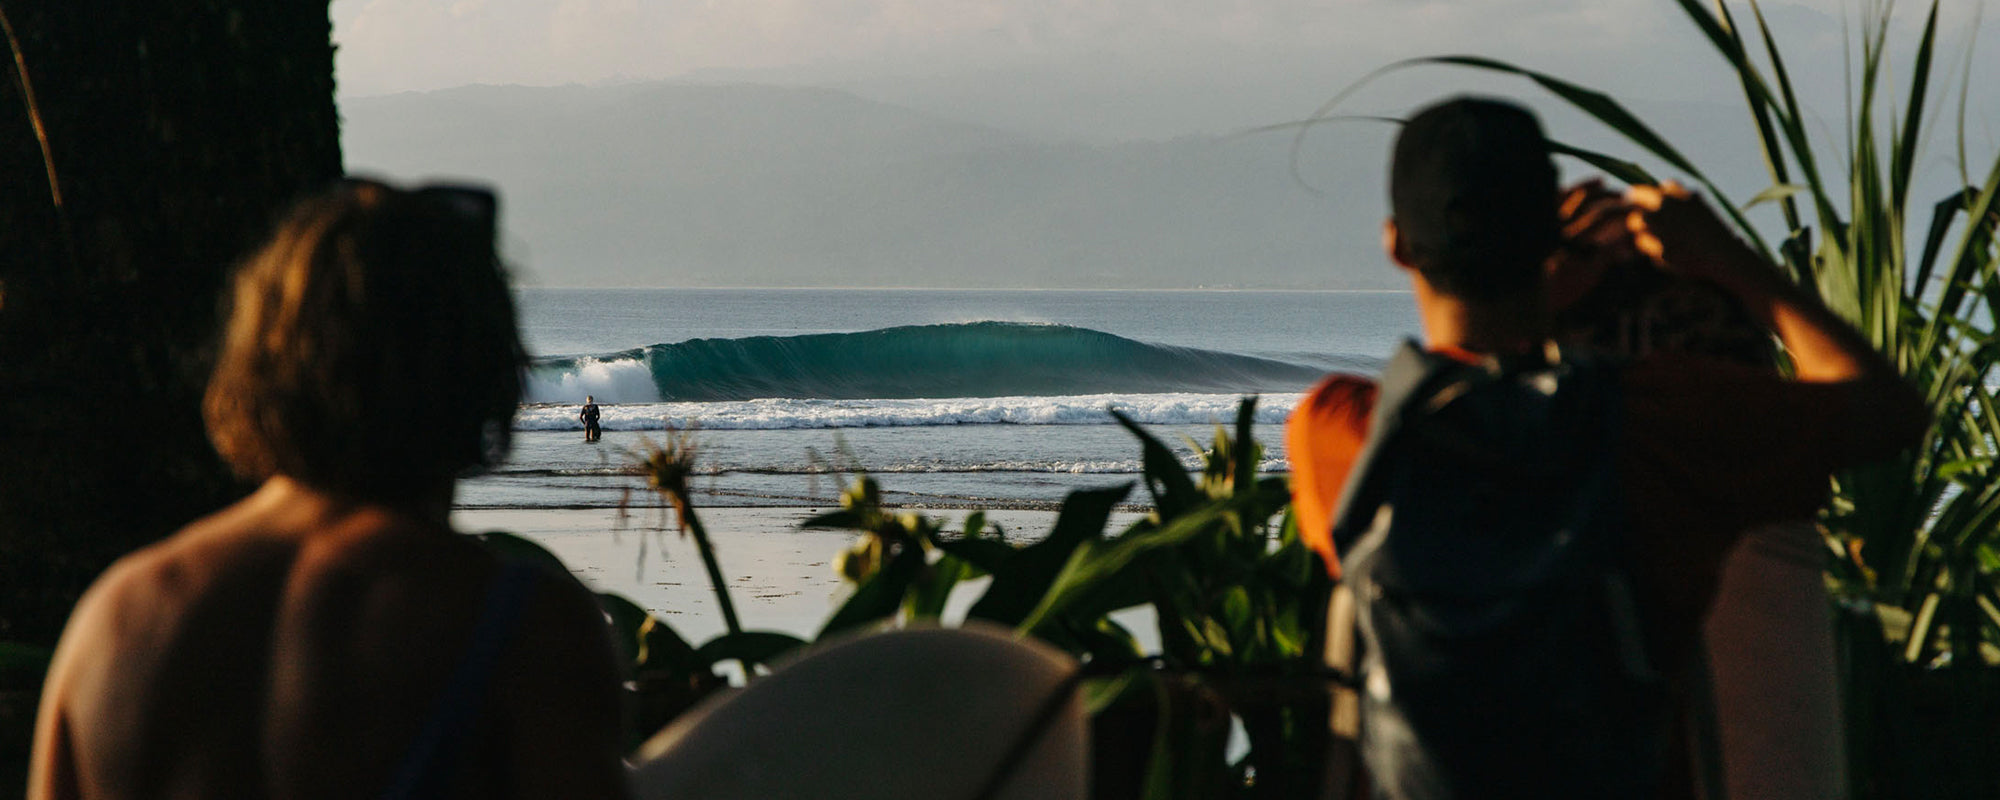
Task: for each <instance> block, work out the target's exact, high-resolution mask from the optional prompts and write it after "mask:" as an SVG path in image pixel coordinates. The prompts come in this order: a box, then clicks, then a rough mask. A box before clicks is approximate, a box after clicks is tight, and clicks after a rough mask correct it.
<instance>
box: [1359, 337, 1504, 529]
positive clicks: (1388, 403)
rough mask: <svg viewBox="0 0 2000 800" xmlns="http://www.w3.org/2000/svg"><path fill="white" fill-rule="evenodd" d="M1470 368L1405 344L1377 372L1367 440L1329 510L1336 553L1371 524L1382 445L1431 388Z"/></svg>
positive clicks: (1406, 340) (1410, 344)
mask: <svg viewBox="0 0 2000 800" xmlns="http://www.w3.org/2000/svg"><path fill="white" fill-rule="evenodd" d="M1469 368H1470V369H1476V367H1468V365H1466V364H1464V363H1462V362H1459V361H1456V360H1453V359H1451V358H1449V357H1446V356H1441V355H1438V354H1436V353H1432V352H1429V351H1426V350H1424V349H1423V348H1422V347H1419V346H1417V343H1416V342H1415V341H1414V340H1410V339H1405V340H1403V343H1402V344H1401V345H1398V346H1397V347H1396V351H1395V352H1394V353H1392V354H1390V356H1389V363H1388V364H1387V365H1386V366H1384V367H1383V368H1382V378H1381V380H1380V381H1379V382H1378V383H1377V387H1378V388H1377V389H1376V394H1375V410H1374V413H1373V414H1371V415H1370V418H1369V421H1368V436H1367V438H1366V439H1364V440H1363V441H1362V445H1361V452H1360V453H1359V454H1357V455H1356V456H1355V459H1354V467H1353V468H1352V469H1349V470H1348V472H1347V482H1346V484H1345V485H1344V486H1342V487H1341V491H1340V505H1339V506H1338V507H1337V508H1335V509H1334V513H1333V543H1334V549H1335V552H1342V553H1344V552H1346V551H1347V550H1348V549H1349V548H1351V547H1352V546H1353V545H1354V540H1355V539H1357V538H1359V537H1360V535H1361V534H1362V533H1363V532H1366V531H1367V530H1368V528H1369V526H1370V525H1372V524H1373V523H1374V514H1375V506H1376V505H1377V504H1376V503H1375V502H1373V496H1374V495H1377V494H1379V493H1380V492H1379V491H1378V488H1379V487H1377V485H1376V484H1378V483H1379V482H1380V478H1379V477H1378V476H1377V474H1376V473H1378V472H1380V470H1378V469H1377V468H1376V462H1378V461H1380V460H1381V457H1382V449H1383V447H1384V445H1385V440H1387V439H1390V438H1392V436H1391V434H1392V433H1393V432H1394V431H1395V430H1396V429H1397V428H1398V427H1400V426H1401V424H1402V419H1403V415H1404V413H1405V412H1406V411H1407V409H1408V408H1409V404H1410V403H1411V402H1412V401H1414V400H1416V399H1417V398H1421V397H1426V396H1429V395H1430V394H1432V393H1433V392H1432V388H1433V387H1435V386H1436V385H1437V384H1439V383H1441V382H1443V381H1445V380H1449V378H1448V377H1446V376H1448V375H1451V374H1453V373H1457V372H1459V371H1460V370H1462V369H1469ZM1356 517H1364V518H1359V519H1357V518H1356Z"/></svg>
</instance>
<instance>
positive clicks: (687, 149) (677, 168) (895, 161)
mask: <svg viewBox="0 0 2000 800" xmlns="http://www.w3.org/2000/svg"><path fill="white" fill-rule="evenodd" d="M342 110H343V113H344V115H345V125H346V127H345V135H344V138H345V144H346V152H347V162H348V165H349V168H350V170H351V171H354V172H356V173H376V174H386V175H390V176H393V177H397V178H403V179H412V178H417V177H422V176H433V175H438V176H457V177H471V178H477V179H482V180H487V181H490V182H492V183H495V184H497V185H498V186H499V187H501V189H502V191H503V194H504V198H503V201H504V204H505V208H506V211H505V215H506V224H507V228H508V230H509V233H510V235H511V236H512V237H514V241H515V242H516V243H517V244H519V245H525V252H522V250H523V248H522V247H516V248H515V256H516V260H517V261H523V262H525V263H524V264H523V266H524V267H525V270H524V271H525V273H526V274H527V275H528V276H530V278H531V279H532V280H535V281H537V282H539V283H542V284H544V285H552V286H561V285H734V286H756V285H909V286H1048V287H1063V286H1069V287H1082V286H1092V287H1115V286H1196V285H1245V286H1317V287H1339V286H1356V287H1380V286H1388V285H1391V284H1392V275H1390V273H1389V272H1388V271H1387V270H1386V269H1382V268H1380V267H1377V266H1375V265H1376V264H1378V263H1379V257H1378V256H1375V255H1374V253H1375V251H1374V247H1375V245H1374V241H1373V240H1374V237H1373V235H1372V231H1371V230H1369V229H1372V227H1373V222H1365V223H1363V225H1364V228H1363V229H1362V230H1361V231H1360V233H1361V234H1362V238H1363V241H1362V242H1360V243H1359V246H1358V247H1357V246H1355V245H1356V244H1357V243H1356V242H1355V241H1354V239H1355V238H1356V237H1355V236H1354V235H1345V236H1343V235H1341V234H1340V233H1339V231H1338V228H1339V227H1340V226H1339V224H1338V223H1337V222H1336V221H1335V220H1336V219H1337V218H1338V216H1339V215H1338V214H1336V208H1337V206H1336V205H1335V204H1332V203H1330V202H1329V201H1327V200H1325V199H1322V198H1317V197H1315V196H1313V195H1311V194H1309V193H1307V192H1305V191H1302V190H1300V189H1299V188H1298V187H1297V186H1296V185H1295V184H1294V183H1293V182H1292V181H1291V179H1290V177H1289V161H1288V158H1289V157H1288V147H1289V140H1288V139H1287V138H1286V137H1283V136H1267V137H1252V138H1243V139H1233V140H1218V139H1214V138H1184V139H1177V140H1172V141H1167V142H1139V143H1128V144H1118V145H1088V144H1080V143H1075V142H1066V141H1059V140H1052V139H1048V138H1041V137H1036V136H1031V135H1028V134H1021V133H1015V132H1010V131H1005V130H1001V129H998V128H992V127H986V126H980V125H975V124H969V123H961V122H957V121H954V120H950V119H946V118H943V117H940V116H935V115H931V114H926V113H924V112H922V111H918V110H913V109H909V108H903V107H899V106H894V105H889V104H884V103H879V102H874V101H870V100H866V99H863V98H861V97H858V96H855V95H852V94H848V93H845V92H840V91H836V90H829V89H813V88H781V87H770V86H749V85H685V84H667V83H649V84H630V85H623V86H604V87H581V86H562V87H511V86H471V87H462V88H459V89H450V90H443V91H438V92H428V93H406V94H397V95H388V96H383V97H374V98H360V99H352V100H348V101H346V102H345V103H344V104H343V109H342ZM1350 160H1351V161H1354V162H1355V163H1356V164H1360V163H1369V162H1373V161H1375V160H1376V159H1375V158H1370V159H1350ZM1375 171H1377V170H1376V169H1375V168H1374V167H1372V166H1371V167H1369V168H1368V169H1367V174H1364V175H1356V176H1353V177H1354V178H1356V179H1359V180H1367V181H1374V180H1379V178H1378V176H1375V175H1373V174H1372V173H1373V172H1375ZM1338 177H1339V176H1335V178H1336V179H1337V178H1338ZM1316 181H1317V182H1319V183H1320V184H1321V185H1332V184H1335V183H1338V181H1337V180H1331V181H1330V180H1329V179H1328V178H1327V177H1326V176H1325V175H1324V174H1322V175H1320V176H1316ZM1379 204H1380V203H1379V200H1377V199H1375V198H1374V197H1373V196H1372V189H1371V192H1370V196H1368V197H1367V198H1366V202H1365V205H1366V206H1367V207H1369V208H1378V207H1379ZM1350 216H1352V215H1350ZM1378 217H1379V211H1370V212H1368V213H1367V215H1366V216H1365V217H1361V218H1359V219H1362V220H1372V219H1374V218H1378ZM1350 226H1352V223H1350ZM1348 233H1349V234H1353V233H1355V232H1354V231H1349V232H1348ZM1343 243H1344V244H1343ZM1343 253H1344V254H1345V259H1346V263H1355V262H1357V261H1358V262H1360V263H1363V264H1366V265H1367V266H1368V268H1367V269H1365V270H1362V271H1359V274H1343V273H1342V272H1340V271H1337V270H1335V269H1334V268H1333V267H1332V266H1331V265H1332V264H1335V263H1341V261H1342V258H1343Z"/></svg>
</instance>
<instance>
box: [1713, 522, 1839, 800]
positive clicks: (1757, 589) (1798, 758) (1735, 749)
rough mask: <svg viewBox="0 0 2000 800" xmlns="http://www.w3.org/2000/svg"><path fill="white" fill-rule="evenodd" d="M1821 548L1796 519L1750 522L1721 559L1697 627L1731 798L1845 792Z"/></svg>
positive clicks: (1779, 799) (1813, 798) (1821, 797)
mask: <svg viewBox="0 0 2000 800" xmlns="http://www.w3.org/2000/svg"><path fill="white" fill-rule="evenodd" d="M1824 553H1825V546H1824V545H1823V544H1821V542H1820V537H1819V533H1818V532H1817V531H1816V530H1814V529H1813V526H1812V524H1811V523H1809V522H1795V523H1785V524H1780V525H1772V526H1769V527H1766V528H1761V529H1758V530H1754V531H1751V532H1750V533H1748V534H1747V535H1745V536H1744V538H1743V541H1742V542H1740V543H1738V545H1737V547H1736V549H1735V551H1734V552H1732V553H1731V554H1730V556H1729V560H1728V561H1727V562H1725V563H1724V566H1723V572H1722V581H1721V586H1720V588H1719V590H1718V591H1717V593H1716V598H1715V606H1714V607H1713V609H1712V610H1711V611H1710V612H1709V616H1708V622H1707V625H1706V626H1705V628H1704V631H1703V634H1704V638H1705V639H1706V643H1707V650H1708V661H1709V674H1710V677H1711V688H1712V693H1713V696H1714V703H1715V705H1714V709H1715V716H1714V720H1715V735H1716V736H1717V741H1716V742H1715V744H1716V745H1717V746H1716V747H1715V748H1714V750H1715V751H1717V752H1719V754H1720V756H1721V759H1722V769H1721V777H1722V783H1723V787H1724V790H1725V791H1726V792H1727V794H1726V795H1724V796H1725V797H1728V798H1732V800H1746V799H1748V798H1755V799H1756V800H1764V799H1765V798H1769V799H1771V800H1786V799H1787V798H1810V800H1825V799H1827V798H1845V797H1847V761H1846V758H1845V756H1844V755H1843V752H1844V749H1845V744H1844V735H1843V728H1842V722H1841V708H1840V686H1839V679H1838V675H1837V673H1836V664H1835V661H1834V642H1833V614H1832V610H1831V608H1830V607H1829V605H1828V599H1827V594H1826V583H1825V580H1824V579H1823V578H1822V577H1821V571H1822V569H1823V567H1822V564H1823V563H1824V561H1825V558H1826V556H1825V555H1824Z"/></svg>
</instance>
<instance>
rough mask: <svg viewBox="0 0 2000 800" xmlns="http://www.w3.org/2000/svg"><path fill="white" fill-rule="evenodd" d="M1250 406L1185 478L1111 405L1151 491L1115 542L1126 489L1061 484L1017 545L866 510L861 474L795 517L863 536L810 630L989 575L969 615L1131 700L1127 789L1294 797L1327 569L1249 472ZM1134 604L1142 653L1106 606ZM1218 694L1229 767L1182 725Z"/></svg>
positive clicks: (1301, 786) (1321, 697)
mask: <svg viewBox="0 0 2000 800" xmlns="http://www.w3.org/2000/svg"><path fill="white" fill-rule="evenodd" d="M1255 408H1256V403H1255V400H1254V399H1249V400H1245V401H1244V402H1243V404H1242V405H1241V407H1240V408H1239V411H1238V415H1237V419H1236V425H1235V432H1234V435H1233V436H1232V435H1231V434H1230V433H1229V432H1228V431H1224V430H1220V429H1218V430H1217V431H1216V436H1215V440H1214V442H1213V444H1212V445H1211V446H1209V447H1208V448H1206V449H1204V448H1201V447H1199V446H1195V448H1194V449H1195V450H1196V451H1197V452H1199V453H1200V458H1201V461H1202V470H1201V472H1200V473H1199V475H1198V476H1190V474H1189V472H1188V470H1187V467H1186V465H1185V464H1183V463H1182V461H1181V459H1180V458H1179V457H1178V456H1177V455H1175V453H1174V451H1173V450H1172V449H1171V448H1169V447H1167V446H1166V445H1165V444H1163V443H1161V442H1160V441H1159V440H1158V439H1156V438H1154V437H1153V436H1152V435H1151V434H1149V433H1147V432H1146V431H1145V429H1143V428H1141V427H1140V426H1139V425H1138V424H1136V423H1134V422H1133V421H1132V420H1131V419H1129V418H1127V417H1125V416H1123V415H1117V414H1116V412H1113V413H1114V415H1116V416H1117V419H1118V421H1119V423H1120V424H1122V425H1124V426H1125V427H1126V428H1127V429H1128V430H1130V431H1131V432H1132V433H1133V434H1134V435H1135V436H1136V437H1138V439H1139V441H1140V444H1141V448H1142V453H1143V464H1144V477H1145V483H1146V488H1147V491H1148V493H1149V494H1150V497H1151V500H1152V511H1151V512H1150V513H1148V514H1147V515H1146V516H1145V517H1144V518H1142V519H1140V520H1138V521H1136V522H1134V523H1132V524H1131V525H1129V526H1127V527H1126V528H1125V530H1124V531H1122V532H1121V533H1118V534H1117V535H1115V536H1107V535H1106V534H1105V528H1106V523H1107V522H1108V520H1109V518H1110V515H1111V513H1112V512H1113V510H1114V509H1115V508H1116V506H1117V504H1118V503H1120V502H1121V501H1123V500H1124V499H1125V497H1126V495H1127V494H1128V493H1129V491H1130V487H1129V486H1123V487H1115V488H1111V489H1098V490H1080V491H1077V492H1073V493H1071V495H1070V496H1069V498H1068V499H1067V500H1066V501H1065V502H1064V504H1063V508H1062V511H1061V512H1060V513H1059V514H1058V515H1057V519H1056V523H1055V525H1054V527H1053V528H1052V529H1051V531H1050V533H1049V535H1048V536H1046V537H1043V538H1042V539H1040V540H1038V541H1036V542H1034V543H1033V544H1029V545H1025V546H1019V547H1016V546H1014V545H1011V544H1008V543H1007V542H1006V540H1005V539H1004V538H1003V537H1000V536H984V535H981V532H982V529H983V527H984V516H983V515H981V514H979V513H977V512H975V513H974V514H973V515H972V516H971V517H969V518H968V519H967V521H966V524H965V526H964V531H965V534H964V535H963V536H960V537H957V538H949V539H947V538H944V537H942V536H940V533H941V531H942V530H943V525H942V524H941V523H939V522H937V521H936V520H931V519H928V518H926V517H923V516H922V515H918V514H914V513H908V512H905V513H901V514H894V513H890V512H888V511H886V510H884V509H883V508H881V505H880V491H879V489H878V488H877V487H876V485H875V483H874V481H873V480H872V479H870V478H867V477H865V476H864V477H862V478H860V479H858V480H857V481H856V482H855V484H854V486H853V487H852V488H850V489H849V490H848V491H847V493H846V494H845V495H844V496H843V508H842V509H841V510H839V511H835V512H831V513H829V514H825V515H822V516H819V517H816V518H814V519H812V520H809V521H808V522H807V523H806V524H807V525H811V526H817V527H835V528H846V529H853V530H859V531H862V532H863V536H862V538H861V539H860V541H858V542H857V544H856V545H855V546H854V547H853V548H852V549H850V550H849V551H847V552H846V553H845V554H844V555H843V558H842V561H841V564H842V565H843V573H844V574H845V575H846V576H847V577H848V578H849V579H850V580H853V581H855V582H856V584H857V588H856V590H855V592H854V595H853V597H852V598H851V599H850V600H849V601H848V602H847V603H846V604H845V605H843V607H842V608H841V609H840V610H839V611H837V612H836V613H835V615H834V618H833V620H832V621H830V622H829V623H828V625H827V629H825V630H823V631H822V635H826V634H827V633H832V632H837V631H840V630H845V629H847V628H850V627H854V626H858V625H865V624H873V623H884V622H887V621H889V620H890V619H892V618H893V617H894V616H895V615H896V614H897V613H898V612H899V611H900V612H901V613H902V614H904V615H905V616H907V617H908V618H912V619H921V618H926V617H929V618H935V617H936V616H938V615H939V614H940V613H941V612H942V610H943V602H944V598H945V596H946V595H947V594H949V592H950V591H951V589H952V588H953V586H955V585H957V584H958V582H960V581H963V580H965V579H967V578H971V577H977V576H980V575H990V576H992V579H993V580H992V582H991V584H990V585H989V586H988V587H987V588H986V589H985V591H984V592H983V593H982V594H981V595H980V596H979V599H978V601H977V602H976V603H974V604H973V605H972V607H971V609H970V611H969V612H968V613H967V617H968V618H969V619H979V620H985V621H988V622H993V623H998V624H1003V625H1009V626H1012V627H1015V628H1016V629H1017V630H1019V631H1021V632H1022V633H1024V634H1029V635H1033V636H1036V637H1038V638H1041V639H1043V640H1046V641H1048V642H1051V643H1053V644H1055V645H1057V646H1059V647H1063V648H1065V649H1067V650H1069V651H1070V652H1072V653H1075V654H1076V655H1078V656H1079V657H1080V658H1082V659H1084V660H1085V661H1086V663H1087V664H1089V665H1090V667H1091V668H1092V669H1093V671H1094V673H1095V674H1096V675H1098V676H1099V677H1100V680H1099V681H1098V682H1097V683H1095V684H1094V685H1093V686H1092V687H1091V694H1092V697H1093V703H1092V707H1093V710H1095V711H1097V712H1098V713H1100V714H1105V713H1118V712H1117V711H1116V710H1115V706H1116V704H1117V703H1119V702H1121V701H1124V702H1127V703H1130V702H1133V701H1137V702H1139V703H1141V704H1143V705H1145V706H1147V708H1146V710H1145V716H1146V720H1145V723H1146V724H1147V725H1149V726H1150V730H1151V734H1150V738H1149V742H1148V744H1147V750H1148V751H1149V753H1148V755H1147V757H1146V759H1145V760H1146V762H1147V763H1146V767H1145V770H1144V774H1143V775H1142V776H1141V777H1140V781H1139V784H1140V785H1138V786H1134V787H1131V789H1132V790H1133V792H1134V793H1136V794H1141V795H1143V796H1147V797H1165V796H1210V795H1212V794H1213V793H1214V792H1215V791H1217V790H1220V789H1222V788H1223V787H1229V786H1234V787H1239V788H1241V787H1245V786H1254V788H1255V791H1256V793H1258V794H1260V795H1264V796H1292V795H1295V794H1299V793H1302V792H1306V791H1309V787H1311V786H1313V785H1314V782H1316V781H1318V780H1319V779H1320V776H1319V773H1318V770H1319V768H1320V766H1321V763H1320V756H1321V755H1322V754H1323V752H1324V750H1325V747H1326V743H1327V742H1326V738H1325V729H1326V724H1325V720H1326V717H1327V711H1328V706H1327V702H1328V694H1327V691H1326V690H1327V685H1326V675H1325V674H1324V672H1325V671H1324V665H1323V663H1322V661H1321V658H1320V654H1321V652H1322V651H1323V649H1324V648H1323V643H1322V640H1321V637H1322V636H1323V633H1324V630H1325V622H1324V613H1325V609H1326V601H1327V592H1328V590H1329V588H1330V581H1329V580H1328V579H1327V577H1326V570H1325V567H1324V566H1323V565H1322V564H1320V563H1319V561H1318V558H1317V556H1315V555H1314V554H1313V553H1312V552H1311V550H1310V549H1308V548H1307V547H1306V546H1305V544H1304V543H1303V542H1302V541H1301V540H1300V539H1299V537H1298V533H1297V529H1296V526H1294V525H1293V524H1292V521H1291V518H1290V515H1289V514H1287V513H1285V510H1286V506H1287V503H1288V502H1289V499H1290V492H1289V488H1288V486H1287V485H1286V482H1285V479H1284V478H1282V477H1277V476H1259V475H1258V474H1257V466H1258V464H1259V462H1260V459H1261V456H1262V452H1263V448H1262V447H1261V446H1260V445H1259V444H1258V443H1257V442H1256V441H1255V440H1254V439H1253V438H1252V437H1251V435H1250V434H1251V428H1250V426H1251V422H1252V420H1253V418H1254V413H1255ZM1190 444H1192V443H1190ZM1138 606H1145V607H1149V608H1150V609H1151V610H1152V611H1153V613H1154V618H1155V620H1156V624H1157V627H1158V635H1159V641H1160V651H1161V652H1160V653H1159V654H1157V655H1149V654H1146V653H1144V652H1142V650H1141V648H1140V646H1139V644H1138V640H1137V639H1136V637H1134V636H1133V635H1132V633H1131V632H1130V631H1129V630H1127V629H1126V628H1125V627H1124V626H1122V625H1120V624H1119V623H1118V622H1117V621H1115V620H1114V619H1112V617H1111V614H1112V613H1113V612H1116V611H1120V610H1123V609H1128V608H1133V607H1138ZM1217 701H1219V702H1220V703H1221V704H1222V706H1223V707H1225V708H1226V709H1227V710H1228V711H1230V712H1233V713H1234V714H1235V716H1236V717H1237V718H1238V719H1240V720H1241V721H1242V722H1243V724H1244V728H1245V730H1246V732H1247V734H1248V735H1249V739H1250V749H1249V752H1248V753H1247V754H1246V756H1245V757H1244V758H1243V759H1241V760H1239V761H1238V762H1236V763H1234V764H1225V763H1223V762H1222V757H1223V755H1224V752H1223V747H1222V746H1223V744H1224V743H1225V740H1224V738H1223V735H1222V734H1224V733H1226V728H1225V727H1218V726H1215V725H1209V726H1206V727H1204V726H1203V725H1201V724H1200V723H1199V717H1200V716H1201V715H1202V714H1203V713H1204V711H1205V709H1207V708H1209V707H1210V706H1211V705H1213V704H1214V703H1215V702H1217ZM1101 727H1102V726H1101ZM1100 788H1103V777H1102V776H1100ZM1106 793H1108V794H1115V793H1119V792H1116V791H1107V792H1106Z"/></svg>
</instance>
